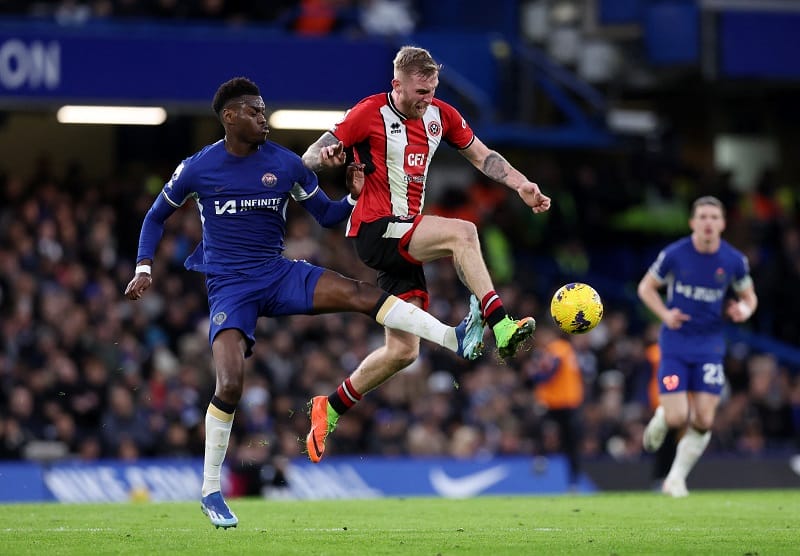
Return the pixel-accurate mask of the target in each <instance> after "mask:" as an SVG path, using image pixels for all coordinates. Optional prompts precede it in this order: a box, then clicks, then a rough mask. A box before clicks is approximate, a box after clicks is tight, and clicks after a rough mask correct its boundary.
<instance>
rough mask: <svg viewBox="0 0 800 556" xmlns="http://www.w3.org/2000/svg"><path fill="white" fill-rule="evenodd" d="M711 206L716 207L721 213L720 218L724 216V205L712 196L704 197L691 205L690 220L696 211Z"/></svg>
mask: <svg viewBox="0 0 800 556" xmlns="http://www.w3.org/2000/svg"><path fill="white" fill-rule="evenodd" d="M709 205H710V206H712V207H717V208H718V209H719V210H721V211H722V216H723V217H724V216H725V205H723V204H722V201H720V200H719V199H717V198H716V197H714V196H713V195H705V196H703V197H700V198H699V199H697V200H696V201H695V202H694V203H692V218H694V215H695V214H696V213H697V209H698V208H700V207H704V206H709Z"/></svg>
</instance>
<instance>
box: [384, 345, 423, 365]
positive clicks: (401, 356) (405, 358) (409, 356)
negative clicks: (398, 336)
mask: <svg viewBox="0 0 800 556" xmlns="http://www.w3.org/2000/svg"><path fill="white" fill-rule="evenodd" d="M389 356H390V357H391V359H392V362H393V363H394V364H393V366H394V367H395V369H396V370H397V371H399V370H400V369H405V368H406V367H408V366H409V365H411V363H413V362H414V361H416V360H417V357H419V346H409V345H396V346H393V347H392V348H391V349H390V350H389Z"/></svg>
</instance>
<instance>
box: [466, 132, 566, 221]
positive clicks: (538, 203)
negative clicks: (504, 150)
mask: <svg viewBox="0 0 800 556" xmlns="http://www.w3.org/2000/svg"><path fill="white" fill-rule="evenodd" d="M460 152H461V154H462V155H463V156H464V157H465V158H466V159H467V160H469V161H470V162H471V163H472V165H473V166H475V168H477V169H478V170H480V171H481V172H483V173H484V174H485V175H486V176H487V177H489V178H491V179H493V180H494V181H496V182H498V183H502V184H503V185H505V186H506V187H508V188H510V189H513V190H514V191H516V192H517V194H518V195H519V196H520V198H521V199H522V201H523V202H524V203H525V204H526V205H528V206H529V207H530V208H531V210H533V212H535V213H537V214H538V213H541V212H545V211H547V210H549V209H550V197H548V196H547V195H544V194H543V193H542V192H541V190H540V189H539V186H538V185H537V184H536V183H534V182H532V181H530V180H529V179H528V178H526V177H525V176H524V175H523V174H522V172H520V171H519V170H517V169H516V168H514V167H513V166H512V165H511V164H509V163H508V161H507V160H506V159H505V158H503V157H502V156H501V155H500V154H499V153H498V152H497V151H493V150H491V149H490V148H489V147H487V146H486V145H484V144H483V142H482V141H481V140H480V139H478V138H477V137H475V138H474V139H473V141H472V143H470V145H469V147H467V148H466V149H463V150H461V151H460Z"/></svg>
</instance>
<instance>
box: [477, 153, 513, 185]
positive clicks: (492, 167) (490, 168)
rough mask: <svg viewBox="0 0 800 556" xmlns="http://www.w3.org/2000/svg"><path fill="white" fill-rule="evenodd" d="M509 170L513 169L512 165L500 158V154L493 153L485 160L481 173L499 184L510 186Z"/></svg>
mask: <svg viewBox="0 0 800 556" xmlns="http://www.w3.org/2000/svg"><path fill="white" fill-rule="evenodd" d="M509 168H511V165H510V164H509V163H508V161H507V160H506V159H505V158H503V157H502V156H500V154H498V153H496V152H495V151H492V152H491V153H489V155H488V156H487V157H486V158H485V159H483V166H482V167H481V172H483V173H484V174H486V176H487V177H489V178H491V179H493V180H494V181H496V182H498V183H503V184H506V185H508V184H507V183H506V180H507V179H508V170H509Z"/></svg>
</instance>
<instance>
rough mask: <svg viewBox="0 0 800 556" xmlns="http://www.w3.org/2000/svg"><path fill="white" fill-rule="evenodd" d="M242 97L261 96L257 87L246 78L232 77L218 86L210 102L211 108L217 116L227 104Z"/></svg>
mask: <svg viewBox="0 0 800 556" xmlns="http://www.w3.org/2000/svg"><path fill="white" fill-rule="evenodd" d="M244 95H252V96H261V91H259V90H258V85H256V84H255V83H253V82H252V81H250V80H249V79H247V78H246V77H234V78H233V79H231V80H229V81H226V82H225V83H223V84H222V85H220V86H219V89H217V92H216V93H215V94H214V100H213V101H212V102H211V108H213V109H214V113H215V114H216V115H217V116H219V114H220V112H222V109H223V108H225V105H226V104H228V102H230V101H231V100H233V99H235V98H239V97H241V96H244Z"/></svg>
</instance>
